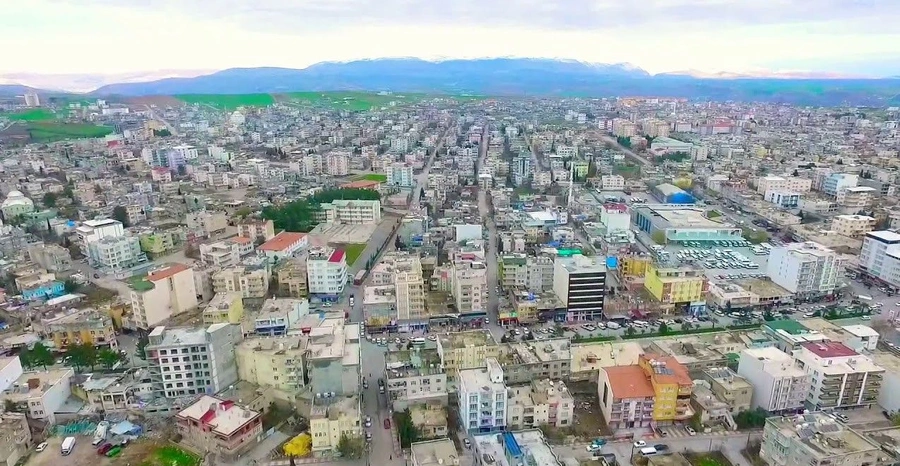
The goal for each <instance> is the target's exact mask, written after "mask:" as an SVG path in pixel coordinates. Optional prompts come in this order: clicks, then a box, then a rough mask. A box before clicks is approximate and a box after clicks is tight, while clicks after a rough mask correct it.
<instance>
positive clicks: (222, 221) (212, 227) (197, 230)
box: [184, 210, 252, 243]
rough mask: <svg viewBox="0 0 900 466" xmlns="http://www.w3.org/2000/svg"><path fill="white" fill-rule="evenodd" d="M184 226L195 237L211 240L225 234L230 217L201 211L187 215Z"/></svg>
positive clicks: (220, 213) (219, 213) (221, 213)
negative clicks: (210, 238)
mask: <svg viewBox="0 0 900 466" xmlns="http://www.w3.org/2000/svg"><path fill="white" fill-rule="evenodd" d="M184 224H185V226H186V227H187V229H188V231H189V232H191V233H192V234H193V235H194V236H195V237H197V238H209V237H212V236H215V235H218V234H221V233H225V228H226V227H227V226H228V217H226V216H225V214H224V213H223V212H209V211H206V210H201V211H198V212H189V213H188V214H187V215H185V217H184ZM251 243H252V242H251Z"/></svg>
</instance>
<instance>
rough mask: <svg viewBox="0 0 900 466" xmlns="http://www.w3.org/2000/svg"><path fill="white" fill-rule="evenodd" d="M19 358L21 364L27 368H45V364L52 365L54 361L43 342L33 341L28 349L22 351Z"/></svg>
mask: <svg viewBox="0 0 900 466" xmlns="http://www.w3.org/2000/svg"><path fill="white" fill-rule="evenodd" d="M19 358H20V359H21V361H22V364H23V365H24V366H26V367H28V368H35V367H43V368H44V370H47V366H52V365H53V364H54V363H55V362H56V358H54V357H53V353H51V352H50V349H49V348H47V347H46V346H44V344H43V343H40V342H38V343H35V344H34V346H32V347H31V348H30V349H28V350H25V351H23V352H22V353H21V354H20V355H19Z"/></svg>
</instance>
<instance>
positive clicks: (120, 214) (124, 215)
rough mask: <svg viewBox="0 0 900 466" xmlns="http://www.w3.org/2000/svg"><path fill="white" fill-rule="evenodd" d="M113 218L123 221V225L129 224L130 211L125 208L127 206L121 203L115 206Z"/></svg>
mask: <svg viewBox="0 0 900 466" xmlns="http://www.w3.org/2000/svg"><path fill="white" fill-rule="evenodd" d="M112 218H113V220H118V221H120V222H122V225H125V226H126V227H127V226H128V211H127V210H125V207H122V206H120V205H117V206H115V207H113V211H112Z"/></svg>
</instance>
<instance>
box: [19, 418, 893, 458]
mask: <svg viewBox="0 0 900 466" xmlns="http://www.w3.org/2000/svg"><path fill="white" fill-rule="evenodd" d="M888 419H890V417H889V418H888ZM46 449H47V442H41V443H40V444H39V445H38V446H37V448H35V449H34V451H36V452H38V453H40V452H42V451H44V450H46Z"/></svg>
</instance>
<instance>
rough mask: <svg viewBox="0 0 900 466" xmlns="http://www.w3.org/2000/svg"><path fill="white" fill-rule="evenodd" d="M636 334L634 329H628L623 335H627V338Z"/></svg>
mask: <svg viewBox="0 0 900 466" xmlns="http://www.w3.org/2000/svg"><path fill="white" fill-rule="evenodd" d="M636 333H637V330H635V329H634V327H628V328H626V329H625V335H627V336H629V337H631V336H634V334H636Z"/></svg>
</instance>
